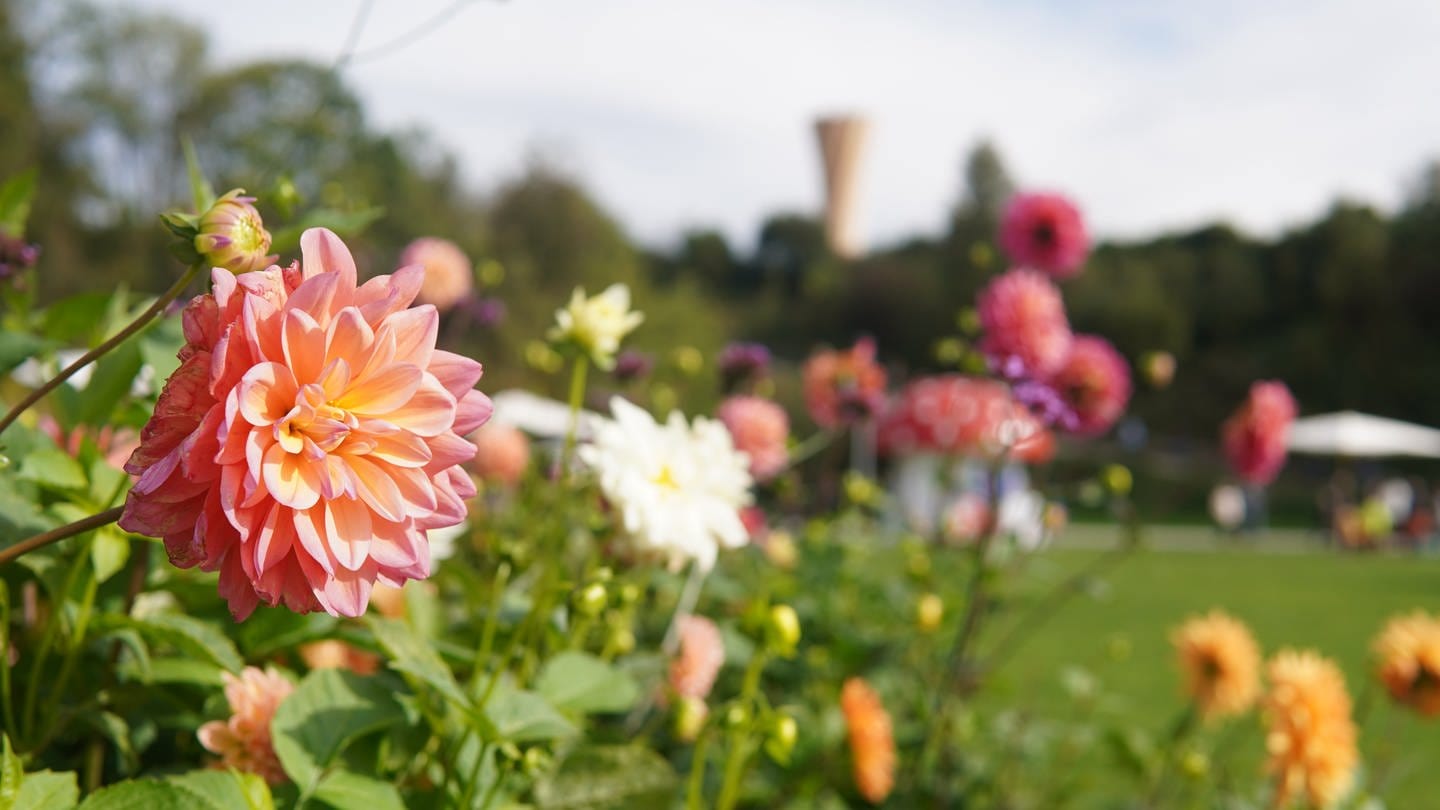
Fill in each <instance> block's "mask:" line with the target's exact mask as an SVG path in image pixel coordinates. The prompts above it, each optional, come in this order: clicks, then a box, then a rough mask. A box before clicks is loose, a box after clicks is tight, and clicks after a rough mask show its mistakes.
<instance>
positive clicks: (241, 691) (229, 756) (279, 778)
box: [197, 667, 295, 785]
mask: <svg viewBox="0 0 1440 810" xmlns="http://www.w3.org/2000/svg"><path fill="white" fill-rule="evenodd" d="M221 677H222V678H223V679H224V681H225V699H226V700H227V701H228V702H229V703H230V718H229V719H228V720H212V721H210V722H209V723H206V724H205V725H203V726H201V727H200V731H199V732H198V733H197V736H198V737H199V738H200V744H201V745H203V746H205V749H206V750H207V751H209V752H211V753H213V754H219V755H220V762H219V763H218V764H219V765H220V766H221V767H225V768H234V769H235V770H237V771H245V772H246V773H253V774H256V775H258V776H260V777H261V778H263V779H264V780H265V781H266V782H268V783H270V784H272V785H278V784H280V783H281V782H284V781H285V779H286V777H285V769H284V768H282V767H280V758H279V757H277V756H276V755H275V746H274V745H273V744H272V743H271V739H270V721H271V720H272V719H274V717H275V710H276V709H277V708H279V706H280V701H282V700H284V699H285V698H286V697H287V696H288V695H289V694H290V693H291V692H292V691H294V690H295V686H294V685H293V684H291V683H290V682H289V681H287V680H285V678H284V676H282V675H281V674H280V673H278V672H276V671H275V670H273V669H265V670H261V669H258V668H256V667H246V668H245V669H244V671H242V672H241V673H240V675H239V676H238V677H237V676H235V675H232V674H230V673H229V672H226V673H223V674H222V675H221Z"/></svg>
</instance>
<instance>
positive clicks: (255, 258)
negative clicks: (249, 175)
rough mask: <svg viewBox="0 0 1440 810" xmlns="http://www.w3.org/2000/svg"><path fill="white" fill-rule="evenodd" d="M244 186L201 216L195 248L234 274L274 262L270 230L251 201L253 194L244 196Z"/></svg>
mask: <svg viewBox="0 0 1440 810" xmlns="http://www.w3.org/2000/svg"><path fill="white" fill-rule="evenodd" d="M244 193H245V190H244V189H239V188H237V189H233V190H231V191H228V192H226V193H225V195H224V196H223V197H221V198H220V199H218V200H216V201H215V204H214V205H212V206H210V210H208V211H206V212H205V213H204V214H201V215H200V221H199V223H198V226H197V227H198V229H199V233H197V234H196V236H195V251H196V252H197V253H199V254H200V255H201V256H203V257H204V258H205V260H206V261H208V262H209V263H210V264H211V265H213V266H215V267H223V268H225V269H226V270H229V271H230V272H232V273H248V272H250V271H251V270H259V269H261V268H264V267H269V266H270V265H271V264H274V263H275V258H276V257H274V256H271V255H269V254H270V232H269V231H267V230H265V223H264V221H263V220H261V219H260V212H259V211H257V210H255V206H254V205H251V203H253V202H255V198H254V197H245V196H242V195H243V194H244Z"/></svg>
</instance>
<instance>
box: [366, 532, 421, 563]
mask: <svg viewBox="0 0 1440 810" xmlns="http://www.w3.org/2000/svg"><path fill="white" fill-rule="evenodd" d="M374 532H375V535H374V540H373V541H372V542H371V544H370V558H371V559H373V560H374V561H375V563H376V565H379V566H380V568H381V569H382V570H384V569H387V568H388V569H406V568H410V567H412V566H414V565H415V564H416V563H417V562H420V561H421V560H429V559H430V550H429V548H428V544H427V543H426V542H425V533H424V532H422V531H419V530H418V529H415V528H413V527H411V526H407V525H406V524H404V523H392V522H390V521H388V520H377V521H375V522H374Z"/></svg>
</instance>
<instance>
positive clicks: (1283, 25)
mask: <svg viewBox="0 0 1440 810" xmlns="http://www.w3.org/2000/svg"><path fill="white" fill-rule="evenodd" d="M139 1H140V2H141V3H142V4H143V5H148V6H154V7H161V8H165V9H168V10H170V11H173V12H174V13H177V14H180V15H182V16H186V17H190V18H191V19H193V20H195V21H196V22H199V23H201V24H203V25H204V26H205V27H206V28H207V29H208V30H210V31H212V32H214V34H215V40H216V41H215V47H216V50H217V53H218V56H219V58H220V59H221V60H222V61H223V62H225V63H234V62H239V61H245V60H249V59H254V58H257V57H262V56H277V55H297V54H299V55H305V56H308V57H310V58H313V59H316V60H320V61H324V62H331V61H333V60H334V59H335V58H336V57H337V56H338V55H339V54H340V52H341V51H342V48H343V47H344V43H345V40H346V35H347V32H349V30H350V28H351V24H352V20H353V19H354V17H355V12H356V10H357V9H358V8H360V7H361V5H362V2H361V1H360V0H325V1H324V2H322V1H321V0H246V2H243V3H216V2H203V3H202V2H195V1H194V0H139ZM451 5H452V3H451V2H450V0H403V1H401V0H375V2H374V3H373V6H372V8H371V11H370V13H369V15H368V18H367V20H366V22H365V25H364V28H363V30H362V31H361V32H360V36H359V40H358V44H357V46H356V48H355V53H356V58H355V60H354V62H353V63H352V64H350V65H349V66H347V67H346V68H345V72H346V75H347V77H348V79H349V80H350V82H351V83H352V85H353V86H354V87H355V88H356V89H357V90H358V91H359V93H360V95H361V96H362V97H363V98H364V99H365V101H366V103H367V107H368V109H369V111H370V113H371V115H372V116H373V118H374V119H375V121H376V122H377V123H379V124H380V125H382V126H387V127H401V126H409V125H420V126H423V127H424V128H426V129H428V130H430V131H431V132H433V133H434V134H435V136H436V137H437V138H438V140H439V141H440V142H441V143H443V144H444V145H446V146H447V147H448V148H450V149H451V150H453V151H454V152H455V153H456V154H458V155H459V156H460V157H461V159H462V161H463V165H464V170H465V172H466V174H467V176H468V177H469V178H470V179H471V181H472V183H473V184H474V185H475V186H476V187H477V188H478V189H482V190H488V189H491V188H493V187H494V186H495V185H497V184H498V183H500V182H501V181H503V180H504V179H506V178H507V177H511V176H513V175H514V174H515V173H516V172H517V171H518V169H519V167H520V166H521V165H522V164H523V161H524V159H525V157H526V155H527V154H528V153H531V152H534V151H537V150H538V151H539V152H540V153H542V154H544V155H546V156H549V157H551V158H555V159H557V160H558V161H559V162H560V163H561V164H562V165H564V166H566V167H567V168H569V169H571V170H573V171H575V172H576V173H577V174H578V175H579V176H580V177H581V178H582V179H583V180H584V181H585V182H586V184H587V185H588V186H589V187H590V189H591V190H592V192H593V193H595V194H596V195H597V196H598V197H599V198H600V199H601V200H602V201H603V203H604V204H605V205H606V206H607V207H608V208H609V209H610V210H611V211H612V212H613V213H614V214H615V215H616V216H618V217H619V218H620V220H621V221H622V222H623V223H624V225H625V226H626V228H627V229H628V230H630V231H631V232H632V233H633V234H634V235H636V236H637V237H639V238H641V239H644V240H646V241H649V242H651V243H666V242H669V241H670V240H673V239H674V238H675V237H676V235H677V234H678V233H679V232H680V230H681V229H683V228H686V227H691V226H717V227H720V228H722V229H724V230H725V231H726V232H727V233H729V234H730V235H731V236H732V237H733V238H735V239H738V240H740V242H741V244H742V245H748V244H749V243H750V242H751V240H753V237H754V234H755V231H756V228H757V226H758V223H759V222H760V221H761V219H762V218H763V217H764V216H765V215H766V214H768V213H772V212H775V211H778V210H815V209H816V208H817V207H818V205H819V200H820V194H821V191H820V179H819V161H818V158H817V154H816V147H815V143H814V135H813V132H812V129H811V121H812V119H813V118H814V116H815V115H816V114H817V113H821V112H827V111H856V112H861V113H863V114H865V115H866V116H868V117H869V118H870V119H871V121H872V132H871V139H870V143H869V147H868V150H867V152H866V154H865V157H864V163H863V168H862V176H861V192H862V193H861V206H860V220H861V221H860V232H861V233H862V234H864V235H865V237H866V240H867V241H868V242H869V243H870V244H875V243H877V242H884V241H887V240H890V239H895V238H899V237H903V236H907V235H912V234H916V233H926V232H928V233H933V232H936V231H937V230H938V229H939V228H940V227H941V223H942V222H943V220H944V217H945V213H946V211H947V210H948V208H949V207H950V205H951V204H952V203H953V202H954V200H955V198H956V196H957V194H958V186H959V171H960V164H961V162H962V159H963V156H964V153H965V152H966V151H967V149H968V147H969V145H970V144H972V143H973V142H974V141H975V140H976V139H977V138H980V137H982V136H987V137H990V138H992V139H993V140H994V141H995V142H996V143H997V144H998V145H999V147H1000V149H1001V152H1002V154H1003V155H1004V157H1005V158H1006V160H1007V162H1008V164H1009V166H1010V168H1011V171H1012V172H1013V173H1014V174H1015V175H1016V177H1017V179H1018V180H1019V181H1020V183H1021V185H1022V186H1025V187H1036V188H1053V189H1059V190H1063V191H1065V192H1068V193H1070V194H1072V195H1073V196H1074V197H1075V198H1077V199H1078V200H1079V202H1080V203H1081V205H1082V207H1083V208H1084V209H1085V211H1086V213H1087V216H1088V217H1089V219H1090V221H1091V222H1092V224H1093V226H1094V227H1095V229H1096V230H1098V231H1100V232H1101V233H1103V234H1106V235H1111V236H1130V235H1138V234H1145V233H1150V232H1153V231H1156V230H1159V229H1169V228H1181V227H1186V226H1190V225H1194V224H1197V223H1201V222H1208V221H1212V220H1215V219H1223V220H1228V221H1230V222H1232V223H1235V224H1237V225H1239V226H1241V227H1243V228H1245V229H1247V230H1250V231H1254V232H1260V233H1270V232H1274V231H1276V230H1278V229H1280V228H1283V227H1285V226H1286V225H1290V224H1294V223H1298V222H1301V221H1303V220H1305V219H1306V218H1309V217H1312V216H1314V215H1316V214H1317V213H1319V212H1321V211H1323V210H1324V209H1325V208H1326V207H1327V206H1328V205H1329V203H1330V202H1331V201H1332V200H1333V199H1334V198H1336V197H1337V196H1340V195H1344V196H1348V197H1352V198H1359V199H1362V200H1366V201H1369V202H1373V203H1376V204H1379V205H1384V206H1389V205H1393V204H1394V203H1395V202H1396V200H1398V199H1399V197H1400V195H1401V193H1402V192H1403V190H1404V185H1405V184H1406V183H1407V182H1408V181H1409V179H1410V178H1411V177H1412V176H1413V175H1414V174H1415V173H1416V171H1417V169H1418V167H1419V166H1420V165H1421V163H1422V162H1423V161H1424V160H1425V159H1427V158H1429V157H1432V156H1440V92H1437V91H1440V2H1436V0H1348V1H1347V2H1342V1H1341V0H1263V2H1260V1H1257V0H1214V1H1213V2H1212V1H1207V0H955V1H953V2H945V0H509V2H495V0H476V2H472V3H469V4H467V5H465V6H464V7H463V8H462V9H460V10H459V11H458V13H456V14H455V15H454V16H453V17H452V18H450V19H449V21H448V22H447V23H446V24H445V25H444V26H442V27H440V28H438V29H437V30H434V31H433V32H431V33H429V34H428V35H426V36H424V37H423V38H421V39H419V40H418V41H416V42H414V43H413V44H410V45H408V46H401V47H389V48H387V47H385V46H386V44H387V43H389V42H392V41H393V40H394V39H395V38H396V37H398V36H402V35H404V34H405V33H406V32H408V31H411V30H413V29H414V28H415V27H416V26H418V25H421V24H422V23H424V22H425V21H426V20H428V19H431V18H432V17H434V15H436V14H439V13H441V12H442V11H444V10H445V9H446V8H447V7H449V6H451ZM377 49H378V50H377Z"/></svg>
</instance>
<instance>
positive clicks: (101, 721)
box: [80, 711, 140, 775]
mask: <svg viewBox="0 0 1440 810" xmlns="http://www.w3.org/2000/svg"><path fill="white" fill-rule="evenodd" d="M80 721H81V722H83V723H84V724H85V725H87V726H89V727H91V728H93V729H95V730H96V731H98V732H100V735H101V736H103V737H104V738H105V739H107V740H109V741H110V743H111V745H112V746H113V747H114V749H115V753H116V754H118V755H119V757H120V762H121V770H120V772H121V773H122V774H125V775H128V774H133V773H134V772H135V771H136V770H138V769H139V767H140V754H139V753H138V752H137V751H136V750H135V743H134V741H133V740H132V739H131V735H130V724H129V723H127V722H125V719H124V718H123V717H121V716H120V715H118V714H116V713H114V712H106V711H90V712H85V713H83V714H81V715H80Z"/></svg>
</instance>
